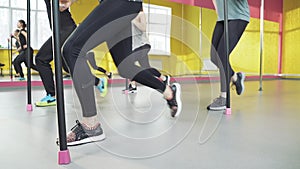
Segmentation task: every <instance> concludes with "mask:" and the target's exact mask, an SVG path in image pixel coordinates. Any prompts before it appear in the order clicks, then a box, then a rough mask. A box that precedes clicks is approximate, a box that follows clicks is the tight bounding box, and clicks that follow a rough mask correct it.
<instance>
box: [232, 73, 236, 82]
mask: <svg viewBox="0 0 300 169" xmlns="http://www.w3.org/2000/svg"><path fill="white" fill-rule="evenodd" d="M231 80H232V81H233V82H236V81H237V75H236V73H234V74H233V76H232V77H231Z"/></svg>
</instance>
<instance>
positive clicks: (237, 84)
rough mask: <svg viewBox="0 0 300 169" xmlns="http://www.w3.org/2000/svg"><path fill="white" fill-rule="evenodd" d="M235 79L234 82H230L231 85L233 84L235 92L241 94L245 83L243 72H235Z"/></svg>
mask: <svg viewBox="0 0 300 169" xmlns="http://www.w3.org/2000/svg"><path fill="white" fill-rule="evenodd" d="M236 75H237V80H236V81H235V82H232V85H234V86H235V90H236V94H237V95H241V94H242V93H243V92H244V89H245V85H244V81H245V74H244V73H242V72H238V73H237V74H236Z"/></svg>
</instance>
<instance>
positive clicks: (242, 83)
mask: <svg viewBox="0 0 300 169" xmlns="http://www.w3.org/2000/svg"><path fill="white" fill-rule="evenodd" d="M241 75H242V79H241V86H242V91H241V93H240V94H239V95H241V94H243V92H244V90H245V85H244V81H245V77H246V76H245V73H241Z"/></svg>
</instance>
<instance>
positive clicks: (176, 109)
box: [167, 83, 182, 117]
mask: <svg viewBox="0 0 300 169" xmlns="http://www.w3.org/2000/svg"><path fill="white" fill-rule="evenodd" d="M170 87H171V90H172V92H173V97H172V98H171V99H169V100H168V99H167V102H168V105H169V107H170V109H171V116H172V117H177V116H179V114H180V113H181V109H182V102H181V87H180V84H179V83H173V84H172V85H171V86H170Z"/></svg>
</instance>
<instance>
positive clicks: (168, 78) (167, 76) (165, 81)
mask: <svg viewBox="0 0 300 169" xmlns="http://www.w3.org/2000/svg"><path fill="white" fill-rule="evenodd" d="M165 77H166V80H164V81H163V83H164V84H165V85H170V79H171V78H170V76H169V75H166V76H165Z"/></svg>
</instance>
